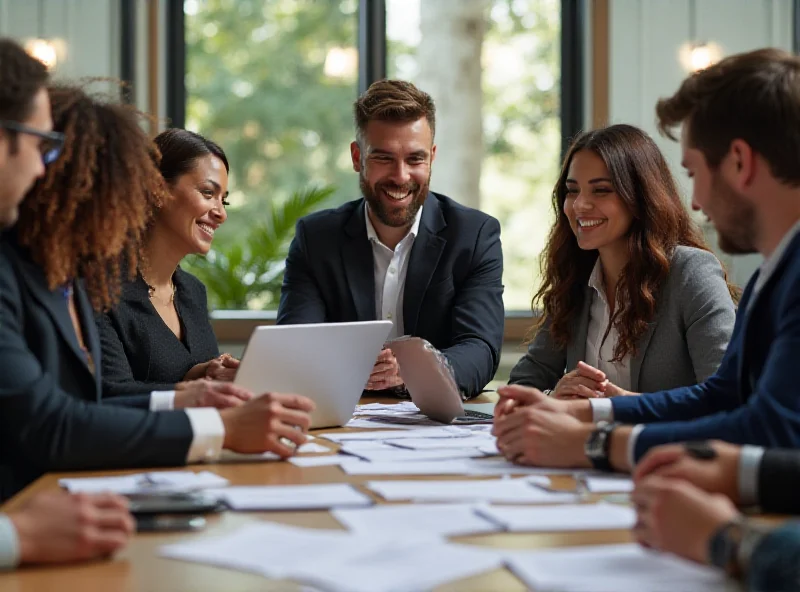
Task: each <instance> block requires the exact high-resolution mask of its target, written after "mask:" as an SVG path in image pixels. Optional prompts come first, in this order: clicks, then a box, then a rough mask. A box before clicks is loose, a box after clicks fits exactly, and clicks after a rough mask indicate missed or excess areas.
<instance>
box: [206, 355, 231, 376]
mask: <svg viewBox="0 0 800 592" xmlns="http://www.w3.org/2000/svg"><path fill="white" fill-rule="evenodd" d="M238 369H239V360H237V359H236V358H234V357H233V356H232V355H230V354H222V355H221V356H219V357H218V358H214V359H213V360H211V361H210V362H208V366H207V367H206V374H205V376H206V378H210V379H211V380H219V381H222V382H233V380H234V379H235V378H236V371H237V370H238Z"/></svg>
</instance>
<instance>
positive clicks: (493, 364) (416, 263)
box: [278, 80, 504, 398]
mask: <svg viewBox="0 0 800 592" xmlns="http://www.w3.org/2000/svg"><path fill="white" fill-rule="evenodd" d="M354 114H355V124H356V139H355V141H354V142H353V143H352V144H351V145H350V154H351V157H352V160H353V170H355V171H356V172H357V173H358V174H359V185H360V188H361V193H362V195H363V197H362V198H361V199H357V200H355V201H351V202H348V203H346V204H344V205H343V206H341V207H339V208H337V209H334V210H325V211H322V212H318V213H315V214H312V215H310V216H307V217H305V218H303V219H302V220H300V221H299V222H298V224H297V232H296V235H295V238H294V240H293V241H292V245H291V247H290V249H289V256H288V258H287V259H286V271H285V275H284V280H283V287H282V290H281V302H280V308H279V310H278V324H290V323H326V322H345V321H368V320H376V319H387V320H390V321H392V324H393V327H392V331H391V333H390V336H389V337H390V338H392V337H398V336H401V335H413V336H416V337H421V338H423V339H426V340H428V341H429V342H430V343H431V344H432V345H433V346H434V347H436V348H437V349H439V350H440V351H441V352H442V353H443V354H444V356H445V357H446V358H447V360H448V361H449V363H450V365H451V367H452V369H453V372H454V375H455V380H456V384H457V385H458V388H459V390H460V391H461V393H462V395H463V396H464V397H465V398H468V397H472V396H475V395H477V394H478V393H480V392H481V390H482V389H483V387H484V386H485V385H486V384H487V383H488V382H489V381H490V380H491V379H492V376H493V375H494V373H495V371H496V370H497V366H498V363H499V361H500V348H501V346H502V341H503V322H504V310H503V298H502V297H503V284H502V275H503V253H502V248H501V245H500V224H499V223H498V221H497V220H496V219H494V218H492V217H491V216H489V215H487V214H484V213H483V212H479V211H477V210H474V209H471V208H467V207H465V206H462V205H459V204H458V203H456V202H455V201H453V200H452V199H450V198H449V197H447V196H445V195H441V194H439V193H434V192H432V191H430V179H431V167H432V165H433V161H434V159H435V157H436V145H435V144H434V131H435V114H436V108H435V106H434V103H433V100H432V99H431V97H430V96H429V95H428V94H427V93H425V92H422V91H421V90H419V89H418V88H416V87H415V86H414V85H413V84H410V83H408V82H403V81H399V80H381V81H379V82H376V83H374V84H372V86H370V87H369V89H368V90H367V91H366V92H365V93H364V94H363V95H361V96H360V97H359V99H358V100H357V101H356V103H355V106H354ZM310 355H311V356H313V352H310ZM366 388H367V390H369V391H387V390H391V391H393V392H397V393H402V392H403V377H402V374H401V372H400V370H399V368H398V364H397V361H396V360H395V358H394V356H393V355H392V352H391V349H390V348H387V349H384V350H383V351H382V352H381V354H380V356H379V357H378V359H377V361H376V362H375V367H374V368H373V372H372V375H371V376H370V379H369V382H368V383H367V387H366ZM373 394H379V393H378V392H373Z"/></svg>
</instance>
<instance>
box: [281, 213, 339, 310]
mask: <svg viewBox="0 0 800 592" xmlns="http://www.w3.org/2000/svg"><path fill="white" fill-rule="evenodd" d="M326 316H327V315H326V314H325V302H324V300H323V299H322V293H321V292H320V288H319V286H318V285H317V282H316V281H315V280H314V277H313V275H312V273H311V269H310V267H309V261H308V251H307V247H306V232H305V225H304V223H303V221H302V220H300V221H299V222H298V223H297V226H296V228H295V235H294V238H293V239H292V243H291V245H290V246H289V255H288V256H287V257H286V267H285V270H284V273H283V285H282V287H281V301H280V305H279V307H278V319H277V321H276V322H277V324H279V325H290V324H302V323H324V322H326V321H327V320H328V319H327V318H326Z"/></svg>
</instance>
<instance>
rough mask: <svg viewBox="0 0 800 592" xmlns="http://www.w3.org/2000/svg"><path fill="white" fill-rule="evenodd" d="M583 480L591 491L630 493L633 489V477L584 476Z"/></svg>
mask: <svg viewBox="0 0 800 592" xmlns="http://www.w3.org/2000/svg"><path fill="white" fill-rule="evenodd" d="M583 482H584V484H585V485H586V489H588V490H589V491H590V492H591V493H628V492H630V491H633V479H631V478H630V477H628V476H619V477H616V476H615V477H584V478H583Z"/></svg>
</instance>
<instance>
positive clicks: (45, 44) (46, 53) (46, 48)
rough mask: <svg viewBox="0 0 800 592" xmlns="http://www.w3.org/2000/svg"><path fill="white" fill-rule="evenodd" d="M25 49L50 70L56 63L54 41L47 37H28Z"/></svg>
mask: <svg viewBox="0 0 800 592" xmlns="http://www.w3.org/2000/svg"><path fill="white" fill-rule="evenodd" d="M25 51H27V52H28V55H30V56H31V57H33V58H36V59H37V60H39V61H40V62H42V63H43V64H44V65H45V66H47V69H48V70H52V69H53V68H55V67H56V64H57V63H58V50H57V48H56V43H55V42H53V41H50V40H48V39H29V40H28V42H27V43H25Z"/></svg>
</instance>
